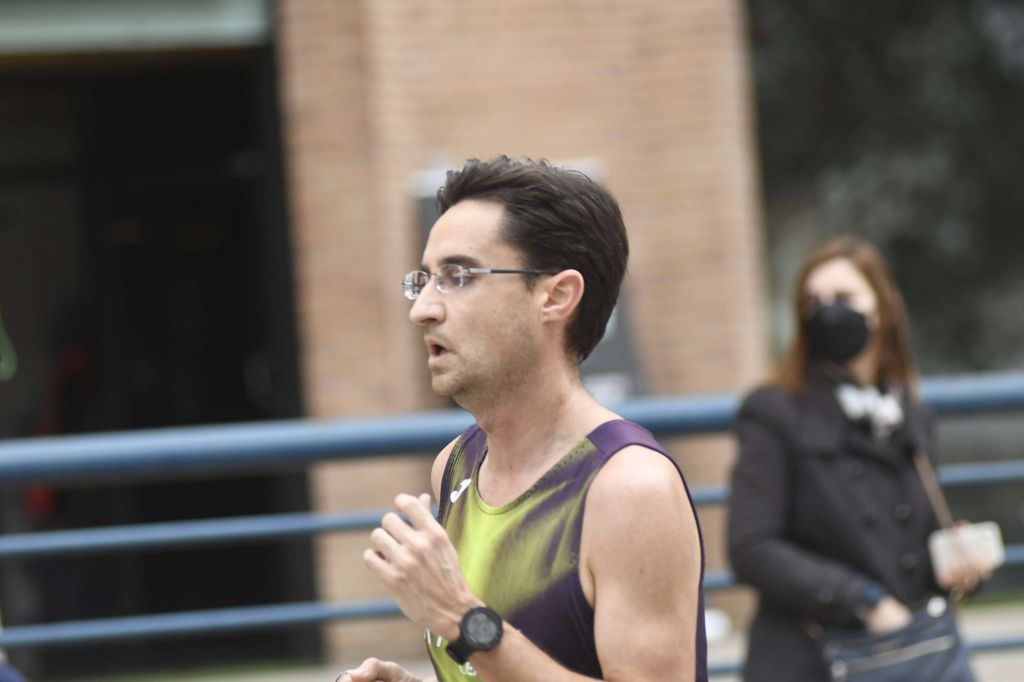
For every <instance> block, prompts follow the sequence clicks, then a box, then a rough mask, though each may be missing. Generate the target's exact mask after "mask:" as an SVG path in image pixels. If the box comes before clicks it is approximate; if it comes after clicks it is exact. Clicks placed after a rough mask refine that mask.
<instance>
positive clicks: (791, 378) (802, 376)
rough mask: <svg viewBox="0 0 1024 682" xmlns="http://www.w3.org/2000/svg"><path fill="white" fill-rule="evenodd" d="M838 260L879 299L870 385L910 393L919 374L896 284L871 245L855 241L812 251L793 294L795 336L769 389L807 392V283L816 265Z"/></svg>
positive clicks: (845, 240)
mask: <svg viewBox="0 0 1024 682" xmlns="http://www.w3.org/2000/svg"><path fill="white" fill-rule="evenodd" d="M837 258H842V259H844V260H846V261H849V263H850V264H851V265H853V267H855V268H857V270H858V271H859V272H860V273H861V274H862V275H864V277H865V279H867V281H868V283H869V284H870V285H871V288H872V289H873V290H874V292H875V296H876V297H877V298H878V328H877V329H876V330H875V332H874V333H875V334H878V335H880V338H881V349H880V352H879V358H878V359H879V362H878V370H877V373H876V375H875V377H874V383H876V384H880V383H885V384H887V385H890V386H892V385H902V386H904V387H905V388H906V390H908V391H913V390H914V383H915V381H916V378H917V370H916V369H915V367H914V359H913V357H912V356H911V354H910V333H909V331H908V330H907V312H906V306H905V305H904V304H903V296H902V295H901V294H900V290H899V288H898V287H897V286H896V281H895V280H894V279H893V277H892V275H891V274H890V272H889V268H888V267H887V266H886V264H885V259H884V258H883V257H882V254H881V253H879V252H878V249H876V248H875V247H874V246H872V245H871V244H869V243H867V242H865V241H863V240H860V239H855V238H853V237H837V238H835V239H832V240H830V241H828V242H826V243H824V244H822V245H821V246H819V247H818V248H816V249H815V250H814V251H812V252H811V253H810V254H809V255H808V256H807V259H806V260H805V261H804V264H803V266H801V268H800V272H799V274H798V275H797V278H796V286H795V287H794V291H793V315H794V320H795V321H796V335H795V337H794V339H793V343H792V344H791V345H790V347H789V350H788V351H787V352H786V355H785V357H784V358H783V359H782V362H781V363H779V366H778V368H777V369H776V370H775V374H774V375H773V376H772V383H774V384H776V385H779V386H782V387H783V388H785V389H787V390H789V391H790V392H792V393H800V392H802V391H803V390H804V389H805V388H806V386H807V374H808V369H809V367H810V362H811V357H810V351H809V349H808V345H807V334H806V331H805V329H804V324H803V316H804V312H805V310H806V309H807V303H808V300H807V280H808V278H809V277H810V275H811V272H813V271H814V270H815V269H816V268H817V267H818V266H819V265H822V264H824V263H827V262H829V261H831V260H835V259H837Z"/></svg>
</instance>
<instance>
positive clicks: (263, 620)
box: [0, 599, 402, 648]
mask: <svg viewBox="0 0 1024 682" xmlns="http://www.w3.org/2000/svg"><path fill="white" fill-rule="evenodd" d="M401 613H402V611H401V610H400V609H399V608H398V606H396V605H395V603H394V602H392V601H390V600H387V599H375V600H369V601H358V602H357V601H351V602H345V603H337V604H326V603H323V602H303V603H298V604H277V605H272V606H241V607H236V608H231V609H217V610H215V611H184V612H178V613H158V614H153V615H146V616H128V617H121V618H96V619H91V620H77V621H66V622H63V623H48V624H45V625H19V626H18V627H16V628H10V629H8V630H4V631H3V632H0V647H4V648H11V647H19V646H41V645H48V646H50V645H56V644H64V645H67V644H76V645H77V644H88V643H91V642H98V641H104V640H112V639H116V640H126V639H145V638H152V637H169V636H181V635H199V634H209V633H216V632H237V631H239V630H255V629H267V628H279V627H289V626H294V625H309V624H316V623H325V622H327V621H332V620H363V619H367V618H383V617H390V616H398V615H401Z"/></svg>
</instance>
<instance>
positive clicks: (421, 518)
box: [364, 447, 700, 682]
mask: <svg viewBox="0 0 1024 682" xmlns="http://www.w3.org/2000/svg"><path fill="white" fill-rule="evenodd" d="M395 506H396V508H397V509H398V510H399V511H400V512H402V513H403V514H405V516H406V517H407V518H408V519H409V523H406V522H405V521H403V520H402V519H401V518H400V517H399V516H398V515H397V514H388V515H387V516H385V518H384V520H383V521H382V524H381V528H378V529H377V530H375V531H374V532H373V533H372V534H371V542H372V544H373V548H372V549H369V550H367V552H366V553H365V554H364V560H365V562H366V565H367V566H368V568H369V569H370V571H371V572H373V573H374V574H375V575H376V576H377V577H378V578H380V579H381V581H382V582H383V583H384V584H385V586H386V587H387V589H388V591H389V592H390V593H391V595H392V596H393V597H394V598H395V600H396V601H397V602H398V604H399V606H400V607H401V608H402V611H403V612H404V613H405V614H406V615H407V616H408V617H409V618H410V619H411V620H413V621H414V622H416V623H418V624H420V625H423V626H424V627H427V628H429V629H430V630H431V631H432V632H434V633H435V634H438V635H440V636H442V637H444V638H445V639H447V640H448V641H453V640H454V639H457V638H458V634H459V621H460V620H461V617H462V615H463V614H464V613H465V612H466V611H468V610H469V609H470V608H472V607H474V606H479V605H482V604H483V602H482V601H481V600H480V599H479V597H477V596H476V595H474V594H473V593H472V591H471V590H470V589H469V586H468V585H467V584H466V581H465V578H464V576H463V574H462V570H461V567H460V566H459V563H458V555H457V554H456V552H455V548H454V547H453V546H452V544H451V542H450V541H449V540H448V537H447V535H446V534H445V532H444V529H443V528H442V527H441V526H440V525H439V524H438V523H437V521H436V520H434V518H433V516H432V515H431V514H430V507H429V499H427V498H426V496H421V497H420V498H415V497H413V496H411V495H399V496H398V497H397V498H396V499H395ZM581 562H582V565H581V579H583V582H584V589H585V591H586V592H587V594H588V597H589V598H590V599H591V600H592V602H593V604H594V606H595V638H596V643H597V650H598V656H599V658H600V660H601V665H602V669H603V670H604V674H605V677H604V679H605V680H613V681H622V682H625V681H626V680H630V681H632V680H637V679H657V680H664V681H673V680H692V679H693V678H694V673H695V667H696V664H695V659H696V620H697V602H698V594H699V576H700V550H699V544H698V539H697V526H696V520H695V518H694V516H693V512H692V510H691V508H690V506H689V503H688V501H687V498H686V493H685V492H684V490H683V485H682V481H681V480H680V477H679V474H678V473H677V472H676V469H675V467H674V466H673V465H672V463H671V462H669V461H668V460H667V459H666V458H665V457H664V456H663V455H660V454H658V453H655V452H652V451H650V450H647V449H645V448H641V447H630V448H626V449H625V450H623V451H622V452H620V453H618V454H617V455H616V456H615V457H614V458H613V459H612V461H611V462H609V463H608V464H607V465H605V467H604V469H603V470H602V471H601V473H600V474H598V476H597V477H596V479H595V481H594V483H593V484H592V486H591V490H590V493H589V496H588V500H587V509H586V517H585V522H584V530H583V545H582V551H581ZM504 627H505V633H504V635H503V637H502V640H501V644H499V645H498V646H497V647H496V648H495V649H493V650H492V651H489V652H477V653H475V654H473V655H472V656H471V657H470V661H471V662H472V663H473V666H474V667H475V668H476V671H477V674H478V675H479V676H480V678H481V679H482V680H485V681H486V682H511V681H522V682H527V681H530V682H534V681H535V680H545V681H546V682H582V681H584V680H588V679H591V678H588V677H585V676H583V675H579V674H577V673H573V672H570V671H569V670H567V669H565V668H563V667H562V666H560V665H559V664H558V663H557V662H555V661H554V660H553V659H552V658H551V657H549V656H548V655H547V654H545V653H544V652H543V651H541V650H540V649H539V648H537V646H536V645H534V644H533V643H532V642H531V641H530V640H529V639H527V638H526V636H525V635H523V634H522V633H521V632H519V631H518V630H516V629H515V628H514V627H512V626H511V625H510V624H508V623H505V626H504Z"/></svg>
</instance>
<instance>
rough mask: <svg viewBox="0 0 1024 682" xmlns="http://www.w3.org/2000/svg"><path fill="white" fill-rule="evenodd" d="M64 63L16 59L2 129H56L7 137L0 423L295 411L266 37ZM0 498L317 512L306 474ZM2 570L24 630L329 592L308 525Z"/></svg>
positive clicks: (311, 645) (301, 638) (246, 646)
mask: <svg viewBox="0 0 1024 682" xmlns="http://www.w3.org/2000/svg"><path fill="white" fill-rule="evenodd" d="M58 61H59V63H57V62H54V61H47V62H40V63H35V64H33V63H21V64H15V65H10V64H7V65H5V64H3V63H2V62H0V130H2V132H0V135H2V136H3V139H11V140H18V139H22V140H24V139H26V138H27V139H38V140H40V141H44V142H45V144H40V145H35V146H34V147H33V146H32V145H23V147H18V146H17V145H13V146H12V147H11V148H12V149H14V151H13V152H9V153H7V154H6V156H5V154H4V152H0V249H2V250H3V253H0V268H2V269H4V270H6V273H7V274H6V276H2V275H0V311H2V312H3V315H4V320H5V322H6V326H7V329H8V331H9V334H10V336H11V337H12V339H13V340H14V342H15V345H16V347H17V348H18V350H19V351H20V352H19V355H20V356H21V369H23V371H22V372H21V376H16V377H15V378H14V379H13V380H12V381H10V382H8V383H7V384H6V385H3V386H0V404H2V405H3V409H2V410H0V411H2V412H3V413H4V417H3V418H2V419H0V437H18V436H27V435H32V434H35V435H45V434H54V433H76V432H83V431H105V430H124V429H138V428H152V427H164V426H175V425H186V424H209V423H221V422H240V421H249V420H263V419H277V418H288V417H296V416H299V415H300V414H301V412H302V407H301V403H300V392H299V385H298V371H297V359H296V339H295V323H294V311H293V304H292V284H291V283H292V277H291V271H290V256H289V249H288V239H287V231H286V225H285V211H284V202H283V190H282V186H283V182H282V177H281V166H282V161H281V154H280V142H279V138H278V121H277V113H276V95H275V75H274V65H273V56H272V52H271V50H270V49H269V48H268V49H256V50H233V51H223V52H208V53H189V54H178V55H134V56H118V57H111V56H108V57H99V58H92V59H87V60H83V59H72V58H68V59H65V60H58ZM40 215H42V216H44V217H45V220H44V219H43V218H41V217H40ZM3 498H4V499H3V516H4V518H3V520H2V523H3V525H4V526H5V528H7V529H8V530H10V529H13V528H19V529H22V530H24V529H42V528H68V527H76V526H104V525H113V524H122V523H139V522H149V521H161V520H173V519H187V518H207V517H220V516H237V515H243V514H256V513H273V512H279V511H298V510H304V509H308V499H307V488H306V479H305V474H304V473H287V474H281V475H265V474H261V475H258V476H245V477H231V478H228V477H224V478H217V479H212V480H211V479H204V480H202V481H199V480H180V481H166V482H165V481H159V482H154V481H139V482H134V483H129V484H117V485H112V484H103V485H98V484H97V485H88V486H87V485H79V486H66V485H62V486H60V487H56V488H54V487H48V486H40V487H32V488H30V489H27V490H23V489H18V490H6V491H4V492H3ZM3 569H4V571H8V570H10V571H12V572H13V573H15V574H17V575H16V576H15V577H14V578H11V577H7V578H5V580H4V584H3V586H2V587H3V599H2V603H3V605H4V619H5V624H7V625H15V624H19V623H26V622H54V621H62V620H77V619H83V618H100V617H108V616H115V615H126V614H136V613H138V614H142V613H156V612H164V611H179V610H191V609H205V608H216V607H223V606H236V605H255V604H266V603H273V602H286V601H300V600H306V599H312V598H313V587H312V586H313V581H312V573H311V560H310V547H309V542H308V541H298V540H297V541H291V542H288V543H267V544H259V545H253V546H233V547H227V548H221V549H201V550H198V549H197V550H187V551H162V552H145V553H129V552H124V553H118V554H104V555H97V556H93V557H81V558H54V559H47V560H35V561H31V562H23V563H21V564H19V565H18V566H14V567H8V566H4V567H3ZM25 590H28V592H27V595H28V596H27V598H26V596H25V595H26V593H25V592H24V591H25ZM15 591H17V592H18V594H20V595H21V596H18V594H14V592H15ZM318 646H319V645H318V637H317V635H316V631H315V630H313V629H311V628H307V629H305V630H290V631H287V632H281V631H267V632H258V633H255V634H240V635H231V636H214V637H209V636H204V637H201V638H181V639H171V640H164V641H155V640H154V641H140V642H138V643H131V644H130V645H125V644H116V645H91V646H89V647H62V648H57V649H46V650H41V651H37V652H34V651H18V650H15V651H12V652H11V654H12V658H13V659H14V660H15V662H16V663H21V664H22V665H23V666H24V667H25V668H27V669H28V672H31V673H32V674H33V675H34V676H37V677H47V678H52V677H60V676H62V675H65V674H75V675H82V674H85V673H98V672H106V671H112V670H128V669H132V668H134V667H141V666H143V665H144V666H145V667H147V668H149V669H152V667H153V666H161V665H167V666H177V665H179V664H180V662H181V661H186V662H188V664H189V665H202V664H209V663H211V662H218V663H224V662H231V661H236V660H244V661H253V660H254V659H258V658H261V657H264V658H268V659H281V658H289V657H301V658H312V657H315V656H316V655H317V654H318Z"/></svg>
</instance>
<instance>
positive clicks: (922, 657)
mask: <svg viewBox="0 0 1024 682" xmlns="http://www.w3.org/2000/svg"><path fill="white" fill-rule="evenodd" d="M821 644H822V647H821V651H822V656H823V657H824V659H825V665H826V666H827V668H828V672H829V679H831V680H832V681H833V682H869V681H870V682H974V673H973V672H972V671H971V663H970V658H969V656H968V652H967V647H966V646H965V645H964V642H963V640H962V639H961V638H960V633H959V631H958V630H957V627H956V617H955V615H954V613H953V611H952V609H949V608H947V605H946V601H945V600H944V599H942V598H941V597H936V598H934V599H932V600H931V601H930V602H929V603H928V607H927V608H925V609H921V610H920V611H917V612H916V613H914V616H913V618H912V619H911V621H910V624H909V625H907V626H906V627H904V628H902V629H900V630H896V631H894V632H887V633H885V634H877V635H876V634H871V633H869V632H866V631H864V630H844V629H836V628H828V629H827V630H825V631H824V633H823V634H822V641H821Z"/></svg>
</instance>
